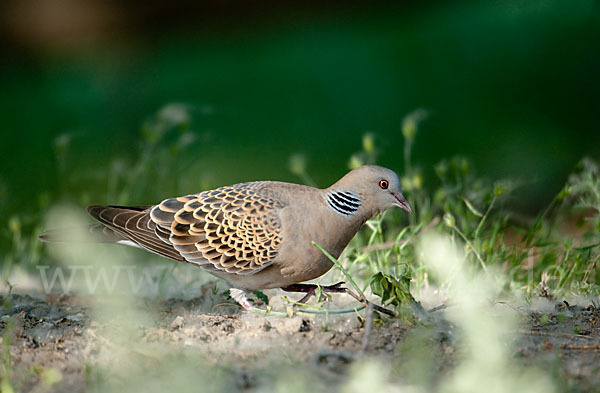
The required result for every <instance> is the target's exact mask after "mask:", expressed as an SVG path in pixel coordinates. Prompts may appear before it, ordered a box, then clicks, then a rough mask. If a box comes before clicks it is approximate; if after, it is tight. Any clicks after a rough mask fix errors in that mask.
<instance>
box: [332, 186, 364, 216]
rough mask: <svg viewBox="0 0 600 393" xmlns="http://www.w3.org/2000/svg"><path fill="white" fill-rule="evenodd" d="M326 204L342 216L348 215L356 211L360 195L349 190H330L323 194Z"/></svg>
mask: <svg viewBox="0 0 600 393" xmlns="http://www.w3.org/2000/svg"><path fill="white" fill-rule="evenodd" d="M325 200H326V201H327V205H329V207H330V208H332V209H333V210H335V212H336V213H338V214H341V215H343V216H349V215H352V214H354V213H356V212H357V211H358V208H359V207H360V197H359V196H358V195H356V194H354V193H352V192H350V191H332V192H329V193H327V195H326V196H325Z"/></svg>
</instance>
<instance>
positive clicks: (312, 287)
mask: <svg viewBox="0 0 600 393" xmlns="http://www.w3.org/2000/svg"><path fill="white" fill-rule="evenodd" d="M343 284H344V282H343V281H340V282H338V283H336V284H333V285H327V286H321V290H322V291H323V292H333V293H343V292H346V288H343V287H341V286H342V285H343ZM318 287H319V286H318V285H316V284H292V285H288V286H287V287H283V288H281V289H283V290H284V291H286V292H303V293H306V295H304V297H303V298H302V299H300V300H298V301H297V302H296V303H306V302H307V301H308V300H309V299H310V298H311V297H312V296H314V294H315V292H316V290H317V288H318Z"/></svg>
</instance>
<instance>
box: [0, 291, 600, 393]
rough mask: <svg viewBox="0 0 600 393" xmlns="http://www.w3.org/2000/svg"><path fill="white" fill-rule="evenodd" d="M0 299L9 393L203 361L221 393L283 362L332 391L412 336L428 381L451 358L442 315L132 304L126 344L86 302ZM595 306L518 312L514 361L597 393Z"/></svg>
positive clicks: (568, 386)
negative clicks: (419, 339) (428, 363)
mask: <svg viewBox="0 0 600 393" xmlns="http://www.w3.org/2000/svg"><path fill="white" fill-rule="evenodd" d="M271 297H276V296H273V295H271ZM1 300H2V302H3V304H4V308H3V309H2V310H1V311H0V333H1V334H2V336H3V338H2V340H3V344H4V345H3V347H6V345H8V349H9V354H10V363H9V365H10V367H9V368H10V371H9V373H10V375H9V376H10V381H11V383H12V385H13V388H15V390H17V391H56V392H65V391H68V392H83V391H94V390H101V389H98V386H103V385H102V383H101V382H99V381H98V380H99V379H100V380H101V379H102V378H103V375H104V376H105V375H112V374H106V373H112V372H113V371H115V372H116V374H117V375H118V368H120V367H123V364H122V363H117V362H115V357H118V356H126V357H128V358H129V359H130V360H131V359H132V360H131V361H132V362H133V363H139V364H148V363H149V364H153V363H156V364H158V365H160V364H162V363H161V362H162V361H164V359H167V358H168V359H173V357H172V353H181V354H190V353H192V354H201V356H202V359H203V360H202V361H203V362H205V363H203V364H206V363H208V364H211V363H213V364H218V365H219V367H221V368H223V365H226V366H225V367H224V369H223V370H224V371H223V370H222V371H221V372H222V373H225V374H226V375H227V378H226V379H227V380H228V381H229V382H230V384H229V385H228V386H227V391H244V392H254V391H261V390H264V389H262V388H263V387H264V385H265V384H269V383H271V379H272V378H271V377H272V375H271V374H269V372H270V371H269V370H271V369H273V367H278V366H279V365H281V364H282V363H285V364H287V365H290V366H291V367H296V368H303V369H306V370H309V374H310V378H314V379H315V380H318V382H319V383H320V384H321V385H323V386H329V387H333V388H334V391H335V387H336V386H338V385H339V384H340V383H341V382H342V381H343V379H344V376H345V375H346V374H347V373H348V370H349V367H351V366H352V364H353V363H354V362H356V361H357V360H358V359H361V358H363V357H375V358H379V359H387V360H386V361H390V362H398V361H400V362H410V361H411V359H409V358H407V356H408V355H407V354H409V353H410V351H409V349H407V346H409V344H408V343H409V342H408V341H407V338H408V337H414V336H415V335H419V334H420V333H421V332H427V335H426V337H427V338H426V340H425V341H424V342H425V345H427V346H428V347H425V348H421V350H423V351H427V352H429V353H433V354H434V359H435V364H436V366H435V370H436V371H435V373H436V374H435V375H434V376H433V379H434V381H435V380H436V379H439V377H440V376H441V375H444V374H445V373H447V372H448V371H449V370H451V369H452V366H453V365H454V364H455V362H456V358H457V356H458V354H457V352H458V351H457V340H458V339H457V338H456V337H457V334H456V332H455V331H454V328H453V327H452V326H451V325H450V324H449V323H447V322H446V321H445V320H444V319H443V318H442V317H441V315H442V314H441V313H440V312H434V313H432V315H438V314H439V315H440V316H439V317H437V316H436V317H435V318H431V319H429V320H428V321H426V322H418V321H414V320H406V319H397V320H390V319H381V320H380V319H377V317H375V319H374V320H373V323H372V325H371V326H372V328H371V329H367V325H366V324H365V320H364V319H362V318H359V317H358V316H357V315H356V314H342V315H329V316H324V315H313V314H298V315H295V316H293V317H287V318H286V317H275V316H265V315H262V314H254V313H249V312H245V311H241V310H240V309H239V307H236V306H231V305H228V304H227V303H228V301H227V299H225V298H224V299H222V300H223V303H225V304H222V305H217V306H215V304H214V302H213V303H211V304H210V307H209V306H208V305H207V301H206V299H205V296H201V297H198V298H193V299H189V300H178V299H170V300H163V301H157V300H148V299H140V300H138V302H137V303H136V304H135V307H137V308H139V309H142V310H146V311H148V315H151V317H150V318H149V320H148V321H144V322H139V321H136V322H135V324H134V327H133V330H134V334H133V336H131V335H129V336H128V335H127V334H128V333H127V332H129V333H131V329H130V328H131V326H129V327H127V326H128V322H127V321H128V320H131V319H132V318H133V316H128V315H106V313H104V314H99V313H98V312H96V311H95V308H94V307H95V305H94V304H92V303H93V302H96V301H97V300H95V299H85V298H75V297H65V296H62V297H61V296H49V297H46V298H45V299H40V298H36V297H32V296H29V295H11V296H4V297H2V298H1ZM596 307H597V305H596V306H595V305H593V304H590V303H587V304H577V305H575V304H573V305H571V304H568V303H566V302H555V304H554V306H553V307H551V308H550V309H549V310H545V311H543V312H542V311H528V312H525V313H523V315H522V318H521V326H522V327H521V329H520V330H518V331H515V334H514V337H512V338H511V339H513V340H514V341H515V342H516V345H515V349H514V354H513V357H514V359H515V362H522V363H523V364H536V365H540V364H541V365H542V366H544V367H545V366H547V367H548V368H549V369H552V370H553V373H554V374H555V376H556V378H557V380H559V381H561V382H560V383H562V384H563V386H561V387H560V390H561V391H581V392H589V391H600V388H599V386H600V310H599V309H598V308H596ZM109 309H110V307H109ZM127 329H129V330H127ZM124 332H125V333H124ZM125 337H126V338H125ZM405 344H406V345H405ZM148 348H150V349H156V348H160V350H159V351H158V352H157V351H154V350H148ZM165 348H166V350H165ZM165 351H166V352H165ZM169 351H170V352H169ZM157 353H158V354H164V353H170V354H169V355H165V356H162V355H160V356H158V357H157V355H156V354H157ZM6 356H7V354H6V353H5V359H4V362H5V363H6V362H7V359H6ZM186 361H189V360H186ZM49 369H56V370H58V371H59V372H60V373H59V374H60V378H58V380H52V374H48V373H47V370H49ZM97 369H99V370H101V371H97ZM142 372H143V371H142ZM103 373H104V374H103ZM49 375H50V376H49ZM265 375H266V377H265ZM269 375H271V376H269ZM48 378H50V379H48ZM55 379H57V378H55ZM434 383H435V382H434Z"/></svg>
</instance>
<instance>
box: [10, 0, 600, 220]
mask: <svg viewBox="0 0 600 393" xmlns="http://www.w3.org/2000/svg"><path fill="white" fill-rule="evenodd" d="M165 3H168V4H165ZM0 15H1V18H0V19H1V20H0V22H1V24H0V45H1V46H0V48H1V56H0V58H1V60H0V64H1V65H0V86H1V88H0V115H1V116H0V119H1V123H0V124H1V125H0V127H1V128H2V143H1V144H0V168H1V172H0V187H1V188H0V195H1V198H2V199H1V202H0V204H1V205H0V209H2V210H1V211H2V215H3V220H2V221H3V222H4V221H5V220H6V218H7V217H8V216H10V215H11V214H13V212H15V211H29V212H32V211H36V210H37V209H40V210H43V207H44V203H49V202H48V201H55V200H60V199H61V198H67V199H69V195H70V194H77V193H79V192H80V191H81V190H78V189H71V188H69V184H71V183H72V182H69V181H65V180H64V179H61V178H60V177H64V176H73V177H77V176H78V175H79V174H82V173H88V172H89V171H90V169H93V168H99V167H108V166H110V165H111V162H114V160H115V159H122V160H124V161H127V160H133V158H131V156H132V155H134V154H138V153H136V151H137V150H138V149H139V145H140V128H141V125H142V124H143V123H144V121H146V120H147V119H149V118H150V117H151V116H152V115H153V114H154V113H156V111H157V110H159V109H160V108H161V107H163V106H164V105H165V104H167V103H172V102H179V103H186V104H188V105H189V108H191V113H192V114H193V118H192V123H191V129H192V130H193V132H194V133H195V135H196V136H197V137H196V139H195V140H194V142H193V144H192V145H191V146H190V147H189V148H188V149H186V152H185V155H186V160H187V162H188V165H187V166H184V168H190V170H188V171H184V172H182V173H174V174H172V176H173V177H180V178H186V179H188V180H187V182H186V183H185V186H181V187H179V188H186V187H189V188H190V189H187V190H181V191H183V192H194V191H196V192H197V191H200V190H199V189H197V188H198V187H200V186H201V185H202V184H203V183H201V182H200V180H198V181H197V183H196V182H195V180H194V179H196V178H198V179H200V178H208V179H211V180H210V183H211V184H213V185H215V186H216V185H220V184H230V183H235V182H240V181H246V180H255V179H277V180H287V181H297V182H298V181H300V179H298V178H296V177H295V176H294V175H293V174H292V173H290V171H289V169H288V167H287V162H288V159H289V157H290V156H291V155H292V154H295V153H303V154H305V155H306V157H307V159H308V172H309V173H310V174H311V175H312V176H313V178H314V180H315V182H316V183H317V184H318V185H320V186H326V185H329V184H330V183H331V182H333V181H334V180H335V179H337V178H338V177H339V176H341V175H342V174H343V173H344V172H345V171H346V169H347V163H348V158H349V157H350V155H351V154H352V153H353V152H356V151H358V150H360V149H361V136H362V135H363V134H365V133H366V132H372V133H374V134H375V135H376V136H377V145H378V147H379V150H380V153H381V154H380V156H379V159H378V162H379V163H380V164H382V165H385V166H388V167H391V168H393V169H396V170H398V171H399V172H402V170H403V164H402V163H403V157H402V151H403V137H402V133H401V122H402V119H403V117H404V116H405V115H406V114H407V113H410V112H412V111H414V110H415V109H418V108H423V109H425V110H427V111H428V113H429V117H428V119H427V120H426V121H425V122H424V123H423V124H422V126H421V128H420V130H419V134H418V135H417V138H416V141H415V148H414V161H415V162H416V163H417V165H419V166H420V167H421V168H422V169H423V171H424V174H425V176H424V178H425V182H426V186H427V184H428V183H429V182H431V181H434V175H433V170H432V168H433V165H434V164H435V163H437V162H438V161H440V160H441V159H442V158H447V157H451V156H454V155H457V154H459V155H464V156H466V157H468V158H469V159H471V160H472V161H473V165H474V167H475V168H476V170H477V172H478V173H479V174H485V175H486V176H488V177H489V178H491V179H496V178H512V179H515V180H518V181H521V182H523V186H522V187H521V188H519V189H518V190H517V191H516V194H515V197H514V200H515V206H520V207H521V208H522V209H530V210H534V209H537V208H539V207H540V206H542V205H543V204H545V203H547V202H548V201H550V200H551V198H552V197H553V196H554V194H555V193H556V192H557V191H558V190H559V189H560V187H561V186H562V185H563V184H564V181H565V177H566V175H567V174H568V173H569V172H570V171H571V169H572V168H573V166H574V165H575V164H576V162H577V161H578V160H579V159H580V158H581V157H582V156H584V155H588V156H592V157H598V153H599V151H600V143H599V142H600V133H599V132H598V131H599V128H598V115H599V114H600V93H599V92H600V73H599V71H600V67H599V66H600V23H599V21H600V3H599V2H597V1H592V0H569V1H564V0H545V1H541V0H524V1H515V0H507V1H487V2H482V1H473V2H444V1H437V2H436V1H420V2H385V1H370V2H360V1H356V2H347V1H346V2H342V1H338V2H327V4H326V5H325V4H324V3H323V2H320V1H305V2H298V3H285V2H284V3H282V2H275V1H267V2H260V3H257V2H250V1H242V0H231V1H225V2H202V1H200V2H193V1H191V0H172V1H170V2H158V1H149V2H145V3H144V4H143V5H142V4H141V3H137V2H133V1H112V2H111V1H106V2H100V1H95V0H60V1H56V0H4V1H3V2H2V4H1V5H0ZM61 135H62V137H60V136H61ZM57 138H58V139H57ZM61 138H62V139H61ZM65 140H68V141H69V159H68V163H67V164H64V163H63V164H61V162H60V161H61V160H60V159H58V158H57V154H60V151H59V150H60V149H61V146H62V145H61V143H62V142H64V141H65ZM60 165H65V167H64V168H62V170H61V168H60ZM107 183H108V180H107V179H102V178H94V177H93V176H91V177H90V179H88V180H87V181H86V182H83V183H81V182H80V183H78V184H79V186H80V187H84V186H85V187H89V190H88V191H89V192H91V195H90V196H88V198H87V200H89V201H90V202H96V203H107V202H114V201H109V200H106V199H107V196H106V195H107V194H106V193H105V192H103V190H104V189H106V187H107ZM204 184H206V183H204ZM159 186H160V185H159ZM173 190H174V189H173V188H171V189H169V188H165V192H164V193H162V194H161V193H160V190H158V191H154V192H152V193H148V194H143V196H142V197H141V198H140V197H139V196H138V198H139V199H142V200H136V201H130V202H131V203H138V204H145V203H152V202H156V201H157V198H158V199H160V197H166V196H169V194H170V193H171V192H173ZM178 191H180V190H178ZM157 194H161V195H157ZM40 195H42V196H43V197H42V200H43V201H46V202H43V201H42V202H40ZM74 199H76V198H74ZM136 199H137V198H136Z"/></svg>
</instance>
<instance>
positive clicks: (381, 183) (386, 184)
mask: <svg viewBox="0 0 600 393" xmlns="http://www.w3.org/2000/svg"><path fill="white" fill-rule="evenodd" d="M389 186H390V182H389V181H387V180H385V179H382V180H379V187H380V188H381V189H382V190H387V188H388V187H389Z"/></svg>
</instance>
